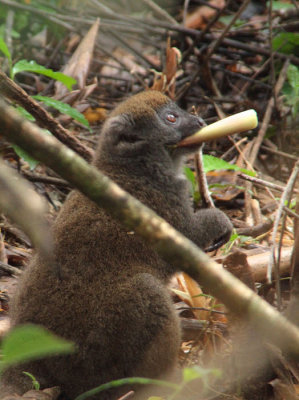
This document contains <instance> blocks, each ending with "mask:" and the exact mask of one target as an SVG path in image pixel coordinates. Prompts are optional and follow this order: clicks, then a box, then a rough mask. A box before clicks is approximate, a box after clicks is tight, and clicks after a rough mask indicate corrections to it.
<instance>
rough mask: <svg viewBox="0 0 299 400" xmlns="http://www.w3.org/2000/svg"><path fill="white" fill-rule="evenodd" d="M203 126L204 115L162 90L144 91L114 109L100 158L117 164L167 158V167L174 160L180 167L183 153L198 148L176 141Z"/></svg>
mask: <svg viewBox="0 0 299 400" xmlns="http://www.w3.org/2000/svg"><path fill="white" fill-rule="evenodd" d="M202 126H204V122H203V120H202V119H201V118H199V117H197V116H195V115H192V114H189V113H187V112H186V111H183V110H182V109H181V108H179V107H178V106H177V105H176V104H175V103H174V102H172V101H171V100H170V99H169V98H168V97H166V96H164V95H163V94H161V93H160V92H157V91H147V92H142V93H140V94H138V95H136V96H133V97H131V98H130V99H128V100H127V101H125V102H124V103H121V104H120V106H118V107H117V108H116V109H115V110H114V111H113V112H112V114H111V115H110V118H109V119H108V120H107V122H106V124H105V125H104V127H103V131H102V134H101V138H100V144H99V148H98V152H100V154H99V155H98V157H97V158H101V159H102V160H103V157H104V158H106V159H107V160H110V161H111V162H112V163H113V164H115V163H118V164H122V163H127V162H128V159H130V160H131V161H130V162H132V163H134V161H135V162H136V163H137V162H139V163H140V161H141V160H142V159H144V158H147V159H151V160H152V161H154V160H158V159H159V160H160V162H161V161H162V159H163V164H164V167H166V166H167V164H168V163H172V167H174V168H175V169H177V167H178V165H179V164H180V163H179V161H180V159H181V158H182V156H183V155H184V154H187V153H190V152H194V148H193V149H192V148H191V149H190V148H175V145H176V144H177V143H179V142H180V141H181V140H182V139H184V138H185V137H187V136H190V135H193V134H194V133H195V132H197V131H198V130H199V129H200V128H201V127H202ZM168 166H170V165H168Z"/></svg>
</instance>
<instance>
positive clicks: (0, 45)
mask: <svg viewBox="0 0 299 400" xmlns="http://www.w3.org/2000/svg"><path fill="white" fill-rule="evenodd" d="M0 51H2V53H3V54H4V55H5V56H6V57H7V58H8V59H9V60H10V61H11V54H10V51H9V50H8V47H7V46H6V43H5V42H4V40H3V38H2V37H0Z"/></svg>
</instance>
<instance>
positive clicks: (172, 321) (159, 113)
mask: <svg viewBox="0 0 299 400" xmlns="http://www.w3.org/2000/svg"><path fill="white" fill-rule="evenodd" d="M201 125H202V122H201V119H200V118H198V117H196V116H194V115H190V114H188V113H187V112H185V111H183V110H181V109H180V108H179V107H178V106H177V105H176V104H175V103H173V102H172V101H170V100H169V99H168V98H167V97H166V96H164V95H163V94H161V93H159V92H156V91H147V92H143V93H140V94H138V95H136V96H133V97H131V98H129V99H128V100H126V101H125V102H123V103H121V104H120V105H119V106H118V107H117V108H116V109H115V110H114V111H113V112H112V113H111V115H110V117H109V119H108V120H107V121H106V123H105V124H104V127H103V129H102V132H101V134H100V137H99V144H98V147H97V150H96V154H95V158H94V162H93V163H94V165H95V166H96V167H97V168H99V169H100V170H101V171H103V172H104V173H105V174H106V175H107V176H109V177H110V178H112V179H113V180H114V181H115V182H117V183H118V184H119V185H120V186H122V187H123V188H124V189H125V190H127V191H128V192H129V193H131V194H132V195H134V196H135V197H136V198H137V199H139V200H140V201H142V202H143V203H144V204H146V205H147V206H149V207H150V208H152V209H153V210H155V211H156V212H157V213H158V214H159V215H160V216H161V217H163V218H165V220H166V221H168V222H169V223H170V224H172V225H173V226H174V227H175V228H176V229H178V230H179V231H180V232H182V233H183V234H184V235H186V236H187V237H188V238H189V239H191V240H193V241H194V242H195V243H196V244H197V245H198V246H199V247H201V248H202V249H205V248H206V247H207V246H210V245H211V244H214V245H216V246H217V244H219V243H222V242H225V241H227V240H228V238H229V236H230V233H231V223H230V221H229V220H228V218H227V217H226V216H225V215H224V214H223V213H222V212H221V211H220V210H218V209H207V210H201V211H199V212H197V213H194V212H193V210H192V208H191V205H190V201H189V198H188V189H187V185H186V182H185V180H184V179H183V178H182V176H181V173H180V170H179V166H180V160H181V158H182V155H183V154H184V153H185V152H187V151H188V152H190V151H195V149H193V150H190V149H188V150H185V149H181V148H173V146H172V145H175V144H176V143H178V142H179V141H181V140H182V139H183V138H184V137H186V136H188V135H191V134H193V133H195V132H196V131H197V130H198V129H199V128H200V126H201ZM53 234H54V238H55V246H56V247H55V248H56V250H55V256H56V260H57V263H58V265H59V267H60V268H61V272H62V275H63V277H64V278H63V279H62V280H59V279H57V276H56V274H55V273H54V271H53V270H52V269H51V268H50V267H49V266H48V265H47V264H46V263H43V262H42V260H41V258H40V257H39V256H38V255H37V256H36V258H35V259H34V260H33V262H32V263H31V265H30V267H29V268H28V270H27V271H26V273H25V274H24V277H23V279H22V281H21V284H20V288H19V290H18V293H17V295H16V297H15V299H14V302H13V305H12V310H11V317H12V324H13V326H15V325H20V324H24V323H29V322H30V323H34V324H40V325H43V326H45V327H46V328H48V329H50V330H51V331H53V332H55V333H56V334H57V335H59V336H62V337H64V338H66V339H69V340H72V341H74V342H75V343H76V345H77V352H76V353H75V354H74V355H71V356H59V357H52V358H46V359H43V360H41V361H36V362H32V363H28V364H26V365H22V366H21V367H18V368H11V369H10V370H8V371H7V372H6V373H5V374H4V376H3V379H2V385H3V386H2V391H1V390H0V393H2V395H3V394H4V393H12V392H14V393H24V392H25V391H26V390H29V389H30V386H31V382H30V379H29V378H27V377H25V376H24V375H22V373H21V371H28V372H31V373H32V374H33V375H34V376H35V377H36V379H37V380H38V381H39V382H40V383H41V385H42V386H43V387H49V386H56V385H58V386H61V388H62V389H63V391H64V393H65V394H66V396H67V397H68V398H70V399H73V398H74V397H75V396H76V395H79V394H80V393H82V392H84V391H86V390H89V389H91V388H93V387H95V386H98V385H100V384H101V383H104V382H108V381H111V380H114V379H119V378H122V377H129V376H144V377H160V376H162V375H165V374H167V373H168V372H170V371H171V370H172V368H174V366H175V364H176V360H177V355H178V350H179V345H180V327H179V321H178V319H177V317H176V315H175V313H174V311H173V308H172V304H171V300H170V297H169V293H168V291H167V289H166V288H165V285H166V283H167V282H168V280H169V278H170V277H171V276H172V274H173V273H174V272H175V270H174V268H173V266H172V265H169V264H167V263H166V262H164V261H163V260H161V259H160V258H159V256H158V255H157V253H156V252H155V251H154V250H153V249H152V248H150V247H149V246H148V245H147V244H146V243H145V242H144V241H143V240H142V239H140V238H139V237H137V236H135V235H134V234H132V232H128V231H127V230H126V229H125V228H124V227H123V226H121V225H120V224H119V223H118V222H116V221H114V220H113V219H112V218H110V216H109V215H108V214H107V213H106V212H105V210H103V209H100V208H98V207H97V206H96V205H95V204H94V203H93V202H92V201H90V200H88V199H87V198H86V197H85V196H83V195H82V194H81V193H78V192H77V191H73V192H72V193H71V194H70V195H69V197H68V199H67V200H66V202H65V204H64V206H63V208H62V210H61V212H60V214H59V216H58V217H57V220H56V223H55V225H54V227H53ZM127 390H128V388H126V389H122V390H120V391H118V392H116V391H115V392H107V393H106V394H101V396H99V398H100V399H110V398H116V397H117V395H119V394H121V393H123V392H124V391H127ZM0 397H1V396H0Z"/></svg>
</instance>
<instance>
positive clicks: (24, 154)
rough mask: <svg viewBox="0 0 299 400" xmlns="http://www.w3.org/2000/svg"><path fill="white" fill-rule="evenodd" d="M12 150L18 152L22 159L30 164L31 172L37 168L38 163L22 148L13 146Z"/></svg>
mask: <svg viewBox="0 0 299 400" xmlns="http://www.w3.org/2000/svg"><path fill="white" fill-rule="evenodd" d="M12 148H13V149H14V151H15V152H16V154H17V155H18V156H19V157H20V158H22V159H23V160H24V161H26V162H27V163H28V164H29V167H30V169H31V171H32V170H33V169H34V168H35V167H36V166H37V164H38V161H37V160H35V159H34V158H32V157H31V156H30V155H29V154H28V153H27V152H26V151H25V150H23V149H22V148H21V147H19V146H17V145H16V144H13V145H12Z"/></svg>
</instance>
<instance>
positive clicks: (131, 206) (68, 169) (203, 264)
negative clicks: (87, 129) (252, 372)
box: [0, 100, 299, 360]
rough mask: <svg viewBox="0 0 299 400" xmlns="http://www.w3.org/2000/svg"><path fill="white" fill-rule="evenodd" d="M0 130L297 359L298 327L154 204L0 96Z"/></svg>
mask: <svg viewBox="0 0 299 400" xmlns="http://www.w3.org/2000/svg"><path fill="white" fill-rule="evenodd" d="M0 126H1V128H0V134H2V135H3V136H5V138H6V139H7V140H9V141H11V142H12V143H15V144H17V145H18V146H20V147H22V148H23V149H24V150H26V151H27V152H28V153H29V154H30V155H31V156H32V157H34V158H36V159H38V160H39V161H42V162H44V163H45V164H46V165H47V166H49V167H50V168H52V169H53V170H54V171H55V172H57V173H58V174H59V175H60V176H61V177H63V178H64V179H66V180H68V181H69V182H70V183H71V184H72V185H73V186H74V187H76V188H77V189H78V190H80V191H81V192H82V193H84V194H85V195H86V196H87V197H89V198H90V199H91V200H93V201H94V202H95V203H97V204H98V205H99V206H100V207H102V208H105V210H106V211H107V212H109V213H110V214H111V215H112V216H113V217H114V218H115V219H117V220H118V221H120V222H121V223H122V224H124V225H125V226H126V228H127V229H129V230H134V231H135V232H136V233H137V234H139V235H140V236H141V237H143V238H144V239H145V240H146V241H147V242H148V243H149V245H150V246H152V247H153V248H154V249H155V250H156V251H157V252H158V253H159V254H160V256H161V257H162V258H163V259H164V260H166V261H168V262H169V263H172V264H173V265H174V266H175V267H177V269H178V270H182V271H184V272H186V273H187V274H189V275H190V276H191V277H193V278H194V279H195V280H197V281H198V282H199V283H200V284H201V285H202V286H204V288H205V289H206V290H208V291H209V292H210V293H211V294H213V295H214V296H215V297H217V298H218V299H220V300H221V301H222V302H223V303H224V304H225V305H226V306H227V307H228V308H229V309H230V310H231V311H232V312H234V313H236V314H238V316H239V317H242V318H245V319H246V320H247V321H248V322H251V323H252V325H253V326H254V327H255V329H256V331H257V332H259V333H260V334H261V335H262V336H263V337H264V338H266V339H267V340H268V341H270V342H272V343H275V344H276V345H278V346H279V347H280V348H281V349H283V350H284V351H285V352H287V353H288V354H289V355H290V356H292V357H293V358H295V359H297V360H299V329H298V328H297V327H296V326H295V325H293V324H292V323H291V322H289V321H288V320H287V319H286V318H285V317H283V316H282V315H281V314H280V313H279V312H278V311H277V310H275V309H274V308H273V307H271V306H270V305H269V304H268V303H267V302H266V301H264V300H263V299H261V298H260V297H259V296H257V295H256V294H255V293H254V292H252V291H251V290H250V289H249V288H248V287H247V286H246V285H244V284H243V283H242V282H240V281H239V280H238V279H237V278H235V277H234V276H233V275H231V274H230V273H229V272H227V271H225V270H223V269H222V267H221V266H220V265H219V264H217V263H216V262H214V261H213V260H211V259H210V258H209V257H208V256H207V255H206V254H205V253H204V252H203V251H201V250H200V249H199V248H198V247H197V246H195V244H193V243H192V242H191V241H190V240H188V239H187V238H185V237H184V236H183V235H182V234H180V233H179V232H177V231H176V230H175V229H174V228H173V227H172V226H170V225H169V224H168V223H167V222H166V221H164V220H163V219H162V218H160V217H159V216H158V215H157V214H155V213H154V212H153V211H152V210H150V209H149V208H147V207H146V206H144V205H143V204H141V203H140V202H139V201H138V200H136V199H135V198H133V197H132V196H130V195H129V194H128V193H126V192H125V191H124V190H122V189H121V188H120V187H119V186H118V185H116V184H115V183H114V182H112V181H111V180H110V179H108V178H107V177H106V176H104V175H103V174H102V173H101V172H100V171H98V170H97V169H96V168H95V167H93V166H91V165H89V164H88V163H87V162H86V161H85V160H83V159H82V158H81V157H79V156H78V155H76V154H75V153H74V152H73V151H72V150H70V149H68V148H67V147H65V146H64V145H63V144H62V143H60V142H59V141H58V140H57V139H55V138H54V137H51V136H49V135H45V134H43V132H42V131H41V130H40V129H39V128H38V127H37V126H35V125H33V124H32V123H30V122H28V121H25V120H24V119H23V118H21V117H20V116H19V114H18V113H17V112H16V111H15V110H13V109H12V108H11V107H9V106H7V104H5V103H4V102H3V101H2V100H1V101H0Z"/></svg>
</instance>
